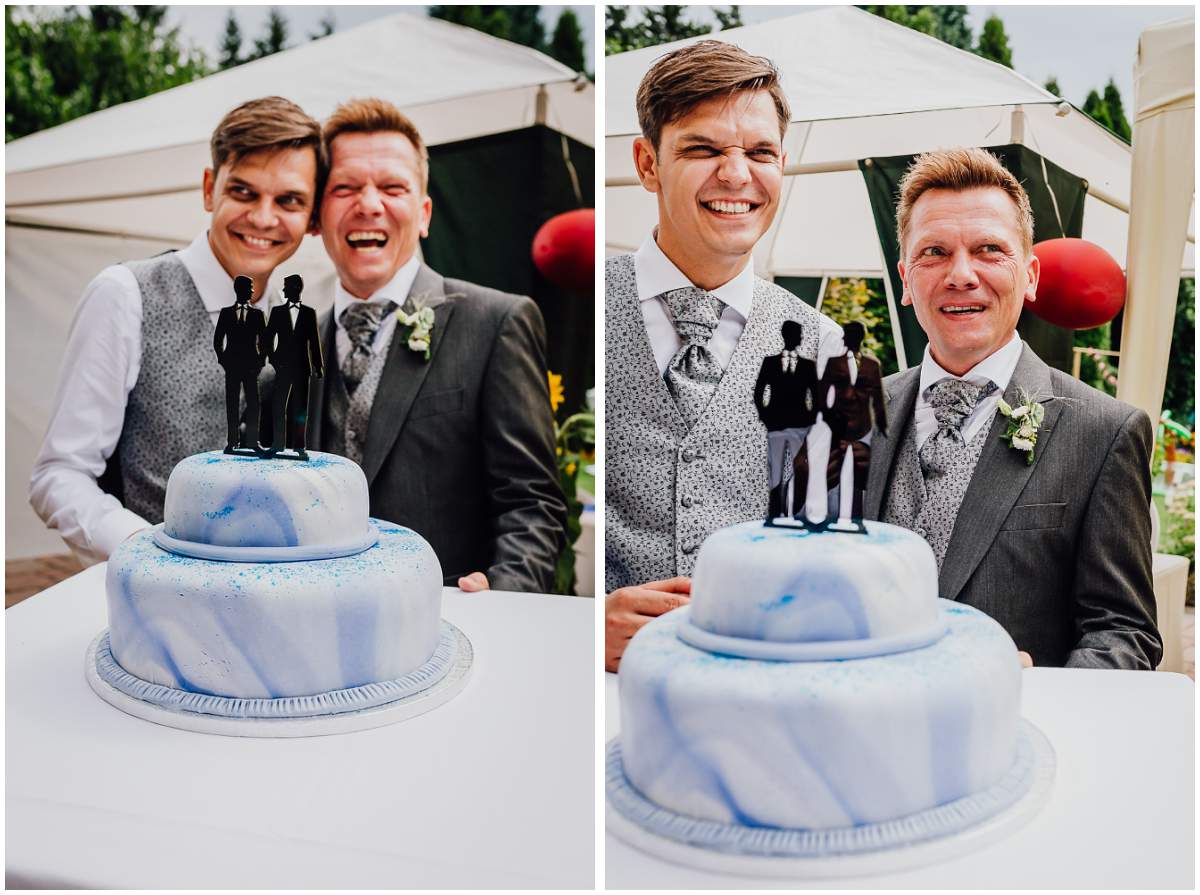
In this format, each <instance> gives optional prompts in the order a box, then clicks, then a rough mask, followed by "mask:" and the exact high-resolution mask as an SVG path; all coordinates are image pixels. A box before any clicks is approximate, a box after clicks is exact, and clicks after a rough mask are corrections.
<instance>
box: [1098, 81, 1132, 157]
mask: <svg viewBox="0 0 1200 895" xmlns="http://www.w3.org/2000/svg"><path fill="white" fill-rule="evenodd" d="M1104 105H1106V106H1107V107H1108V119H1109V121H1111V122H1112V126H1111V127H1110V128H1109V129H1110V130H1111V131H1112V132H1113V133H1114V134H1116V135H1117V136H1118V137H1120V138H1121V139H1122V140H1124V141H1125V142H1126V143H1128V142H1130V140H1131V139H1132V137H1133V130H1132V128H1130V127H1129V119H1127V118H1126V117H1125V107H1124V104H1123V103H1122V102H1121V91H1120V90H1118V89H1117V85H1116V82H1115V81H1113V79H1112V78H1109V79H1108V83H1107V84H1105V85H1104Z"/></svg>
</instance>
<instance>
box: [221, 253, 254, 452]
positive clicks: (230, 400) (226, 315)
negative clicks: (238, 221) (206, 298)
mask: <svg viewBox="0 0 1200 895" xmlns="http://www.w3.org/2000/svg"><path fill="white" fill-rule="evenodd" d="M233 293H234V296H235V301H234V303H233V304H232V305H230V306H229V307H227V308H221V313H220V314H219V315H218V316H217V330H216V332H215V333H213V350H214V351H215V352H216V353H217V363H219V364H220V365H221V367H222V368H223V369H224V370H225V418H226V421H227V423H228V437H227V439H226V443H225V453H227V454H232V453H234V450H235V449H236V448H238V447H239V446H241V447H246V448H249V449H251V450H254V451H257V450H258V374H259V372H260V371H261V370H262V368H263V364H264V363H265V362H266V345H265V341H266V339H265V335H266V330H267V324H266V318H265V317H264V316H263V312H262V311H260V310H259V309H258V308H252V307H250V299H251V298H253V297H254V281H253V280H251V279H250V278H249V277H237V278H236V279H235V280H234V281H233ZM243 391H244V392H245V394H246V439H245V444H242V443H241V439H240V438H239V434H238V428H239V427H238V396H239V392H243Z"/></svg>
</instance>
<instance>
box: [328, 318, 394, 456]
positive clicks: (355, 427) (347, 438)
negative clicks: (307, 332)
mask: <svg viewBox="0 0 1200 895" xmlns="http://www.w3.org/2000/svg"><path fill="white" fill-rule="evenodd" d="M336 332H337V330H336V329H334V333H336ZM395 335H396V329H395V327H393V328H392V334H391V336H389V337H388V338H387V339H386V340H385V341H384V342H383V344H382V345H380V346H378V347H376V348H375V349H374V350H375V354H373V355H372V356H371V362H370V363H369V364H367V372H366V373H364V374H363V378H362V380H361V381H360V382H359V383H358V387H357V388H356V389H355V390H354V394H353V395H351V394H350V393H349V392H348V391H347V390H346V381H345V380H344V379H342V368H341V363H342V361H341V358H339V357H336V355H337V341H336V338H335V340H334V344H333V345H331V346H326V347H325V352H326V354H329V353H330V352H332V353H333V354H334V355H335V357H334V362H333V363H326V364H325V375H326V376H331V377H333V378H332V379H331V380H330V382H329V403H328V405H327V406H326V408H325V419H324V421H323V422H322V424H321V428H322V431H321V444H322V446H323V450H326V451H329V452H330V453H331V454H341V455H342V456H343V457H349V458H350V459H351V460H353V461H354V462H355V463H357V464H359V465H360V466H361V465H362V462H363V451H364V450H366V445H367V426H368V424H369V423H370V421H371V407H372V405H374V403H375V392H376V391H378V390H379V380H380V378H381V377H382V376H383V368H384V365H385V364H386V362H387V356H388V349H389V347H390V346H391V344H392V339H393V338H394V337H395Z"/></svg>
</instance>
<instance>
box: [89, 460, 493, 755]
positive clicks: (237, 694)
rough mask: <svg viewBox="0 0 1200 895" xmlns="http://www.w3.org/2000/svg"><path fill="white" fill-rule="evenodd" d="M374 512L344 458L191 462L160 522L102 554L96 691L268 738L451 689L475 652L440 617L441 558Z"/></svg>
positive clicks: (337, 727)
mask: <svg viewBox="0 0 1200 895" xmlns="http://www.w3.org/2000/svg"><path fill="white" fill-rule="evenodd" d="M368 506H369V503H368V493H367V480H366V476H365V475H364V474H363V471H362V469H360V468H359V467H358V465H357V464H355V463H353V462H352V461H350V460H347V459H346V458H344V457H339V456H335V455H332V454H324V453H319V452H315V451H314V452H310V453H309V460H308V461H307V462H297V461H294V460H285V459H262V458H255V457H245V456H236V455H229V454H223V453H220V452H215V451H214V452H209V453H203V454H196V455H194V456H191V457H188V458H186V459H185V460H183V461H182V462H181V463H179V464H178V465H177V466H176V467H175V468H174V470H173V471H172V472H171V476H170V478H169V480H168V483H167V494H166V502H165V508H164V521H163V523H162V524H161V525H159V526H155V527H154V528H153V529H151V530H149V531H145V532H141V533H139V534H137V535H135V536H133V537H132V538H130V539H129V540H127V541H126V542H124V543H123V544H122V545H121V546H120V547H119V548H118V549H117V550H116V551H114V553H113V555H112V556H111V557H110V559H109V563H108V574H107V579H106V589H107V598H108V620H109V629H108V631H106V632H103V633H102V634H101V635H100V636H99V637H98V638H97V641H96V643H94V644H93V648H92V650H91V654H90V656H89V664H88V671H89V680H90V681H91V682H92V685H93V687H94V688H95V689H96V690H97V692H99V693H100V695H101V696H103V697H104V698H105V699H107V700H108V701H110V702H112V703H113V704H115V705H117V706H118V707H120V708H122V709H125V710H126V711H130V712H132V713H133V714H138V715H140V716H142V717H147V718H149V719H151V720H155V721H158V722H160V723H164V724H170V725H174V726H182V727H188V728H190V729H199V730H206V731H212V732H218V733H236V734H238V735H263V736H287V735H306V734H311V733H322V732H337V731H341V730H349V729H358V728H362V727H370V726H377V725H379V724H383V723H389V722H390V721H393V720H399V718H400V717H404V716H409V715H412V714H416V713H418V712H419V711H425V710H428V709H429V708H432V707H433V706H434V705H436V704H438V702H439V696H440V701H444V699H445V698H449V696H451V695H453V692H457V689H458V688H461V686H462V684H463V683H465V675H466V670H467V668H468V667H469V663H470V658H471V656H470V652H471V649H470V643H469V641H467V639H466V638H465V637H464V636H463V635H462V633H461V632H460V631H458V629H457V628H455V627H454V626H452V625H450V624H449V623H447V622H444V621H443V620H442V619H441V615H440V613H441V596H442V570H441V566H440V565H439V563H438V559H437V557H436V555H434V552H433V549H432V548H431V547H430V546H429V544H428V543H427V542H426V541H425V540H424V539H423V538H421V536H420V535H418V534H417V533H416V532H414V531H412V530H410V529H407V528H404V527H402V526H399V525H394V524H392V523H390V522H384V521H381V520H376V519H370V518H369V517H368Z"/></svg>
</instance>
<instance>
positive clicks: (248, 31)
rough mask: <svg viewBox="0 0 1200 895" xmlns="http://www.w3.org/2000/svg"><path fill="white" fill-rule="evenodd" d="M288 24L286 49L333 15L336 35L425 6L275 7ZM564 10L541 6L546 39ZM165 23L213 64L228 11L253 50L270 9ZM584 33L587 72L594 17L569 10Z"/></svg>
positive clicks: (208, 12) (200, 13) (195, 10)
mask: <svg viewBox="0 0 1200 895" xmlns="http://www.w3.org/2000/svg"><path fill="white" fill-rule="evenodd" d="M276 8H277V9H279V10H280V11H281V12H282V13H283V16H284V18H286V19H287V22H288V46H295V45H296V44H298V43H300V42H302V41H304V40H307V38H308V35H309V34H312V33H314V32H317V31H319V30H320V22H321V19H323V18H324V17H325V15H326V14H327V13H328V12H330V11H332V12H333V17H334V22H335V27H336V30H337V31H339V32H340V31H346V30H348V29H350V28H353V27H354V26H356V25H361V24H363V23H364V22H369V21H371V20H372V19H378V18H380V17H382V16H390V15H393V14H395V13H397V12H407V13H411V14H413V15H425V13H426V9H427V7H425V6H340V5H339V6H277V7H276ZM564 8H565V7H562V6H543V7H542V22H543V23H544V24H545V26H546V37H547V38H549V37H550V35H552V34H553V33H554V25H555V23H556V22H557V21H558V16H559V13H560V12H561V11H562V10H563V9H564ZM168 9H169V12H168V13H167V21H168V22H169V23H170V24H172V25H178V26H180V29H181V33H182V35H183V36H184V39H185V41H191V42H192V43H194V44H195V45H196V46H198V47H200V48H201V49H202V50H204V52H205V53H207V54H208V58H209V61H211V62H213V63H214V64H215V63H216V60H217V58H218V57H219V55H220V53H219V47H220V45H221V37H222V35H223V34H224V33H225V18H226V16H227V15H228V14H229V10H231V9H232V10H233V11H234V16H235V17H236V18H237V23H238V27H240V28H241V29H242V46H243V47H245V48H249V47H251V46H253V43H254V39H255V38H256V37H260V36H261V35H262V34H264V33H265V31H266V21H267V13H268V12H269V11H270V7H269V6H170V7H168ZM571 9H573V10H574V11H575V16H576V18H578V19H579V26H580V29H581V30H582V31H583V44H584V58H585V61H586V64H587V67H588V70H589V71H590V70H592V69H593V68H594V67H595V58H596V57H595V46H594V45H595V40H594V39H593V35H594V33H595V30H596V29H595V16H594V14H593V12H592V7H590V6H572V7H571Z"/></svg>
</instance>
